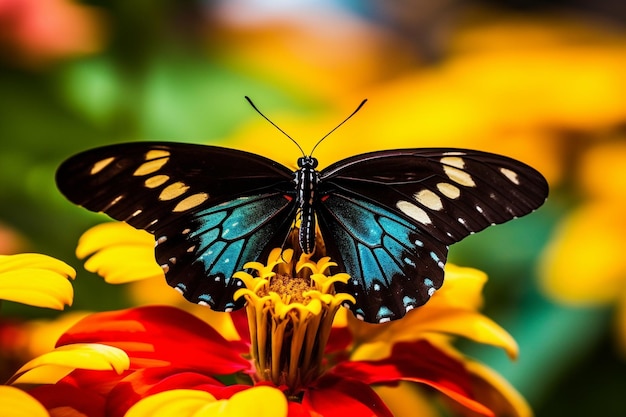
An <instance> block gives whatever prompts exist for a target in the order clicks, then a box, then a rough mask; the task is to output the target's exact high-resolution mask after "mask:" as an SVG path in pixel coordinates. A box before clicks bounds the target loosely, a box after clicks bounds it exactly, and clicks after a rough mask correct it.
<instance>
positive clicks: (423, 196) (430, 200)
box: [413, 190, 443, 210]
mask: <svg viewBox="0 0 626 417" xmlns="http://www.w3.org/2000/svg"><path fill="white" fill-rule="evenodd" d="M413 198H414V199H415V201H417V202H418V203H420V204H423V205H424V206H426V207H428V208H429V209H431V210H441V209H442V208H443V203H442V201H441V198H440V197H439V196H438V195H437V194H435V193H434V192H432V191H430V190H421V191H418V192H417V193H415V194H413Z"/></svg>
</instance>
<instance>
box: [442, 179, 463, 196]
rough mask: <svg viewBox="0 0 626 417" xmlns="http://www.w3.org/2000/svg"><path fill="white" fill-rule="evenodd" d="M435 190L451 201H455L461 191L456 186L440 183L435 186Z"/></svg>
mask: <svg viewBox="0 0 626 417" xmlns="http://www.w3.org/2000/svg"><path fill="white" fill-rule="evenodd" d="M437 189H438V190H439V192H440V193H441V194H443V195H445V196H446V197H448V198H451V199H453V200H454V199H457V198H459V196H460V195H461V190H459V187H457V186H456V185H452V184H450V183H447V182H440V183H439V184H437Z"/></svg>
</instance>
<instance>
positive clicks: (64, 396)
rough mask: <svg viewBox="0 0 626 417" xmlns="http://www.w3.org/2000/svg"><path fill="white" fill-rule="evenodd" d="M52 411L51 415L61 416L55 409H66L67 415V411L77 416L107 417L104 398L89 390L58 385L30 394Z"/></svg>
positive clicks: (36, 390) (42, 388) (45, 387)
mask: <svg viewBox="0 0 626 417" xmlns="http://www.w3.org/2000/svg"><path fill="white" fill-rule="evenodd" d="M28 393H29V394H31V395H32V396H33V397H35V398H36V399H37V400H39V402H40V403H41V404H42V405H43V406H44V407H46V409H47V410H48V411H52V412H51V415H59V416H60V415H61V414H60V413H59V414H56V413H54V411H53V410H54V409H55V408H64V409H66V411H64V413H65V414H62V415H72V414H69V413H68V411H67V409H74V410H76V411H77V413H76V415H81V416H86V417H105V415H106V414H105V410H104V404H105V399H104V397H102V396H100V395H98V394H96V393H94V392H91V391H89V390H85V389H81V388H76V387H73V386H71V385H68V384H63V383H57V384H54V385H42V386H39V387H37V388H34V389H32V390H30V391H29V392H28Z"/></svg>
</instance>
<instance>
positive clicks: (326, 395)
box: [289, 374, 393, 417]
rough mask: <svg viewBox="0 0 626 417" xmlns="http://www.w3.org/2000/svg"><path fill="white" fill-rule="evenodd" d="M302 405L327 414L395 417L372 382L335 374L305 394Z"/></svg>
mask: <svg viewBox="0 0 626 417" xmlns="http://www.w3.org/2000/svg"><path fill="white" fill-rule="evenodd" d="M302 405H303V406H305V407H307V408H309V409H310V410H312V411H313V412H314V413H318V414H319V415H321V416H324V417H346V416H350V417H373V416H375V417H393V414H391V411H389V409H388V408H387V406H386V405H385V403H384V402H383V401H382V400H381V399H380V397H379V396H378V395H377V394H376V393H375V392H374V390H373V389H372V388H370V387H369V385H367V384H364V383H363V382H361V381H357V380H351V379H346V378H342V377H340V376H337V375H332V374H326V375H324V376H322V377H321V378H320V379H319V380H318V381H317V383H316V386H315V387H313V388H311V389H309V390H307V391H306V392H305V393H304V397H303V398H302ZM315 415H317V414H315ZM289 417H291V414H289Z"/></svg>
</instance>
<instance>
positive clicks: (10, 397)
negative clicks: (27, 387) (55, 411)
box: [0, 385, 50, 417]
mask: <svg viewBox="0 0 626 417" xmlns="http://www.w3.org/2000/svg"><path fill="white" fill-rule="evenodd" d="M0 398H1V399H2V401H0V416H2V417H50V414H48V411H46V409H45V408H44V406H43V405H41V404H40V403H39V401H37V400H36V399H34V398H33V397H31V396H30V395H28V394H27V393H25V392H24V391H22V390H21V389H18V388H15V387H11V386H7V385H0Z"/></svg>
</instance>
